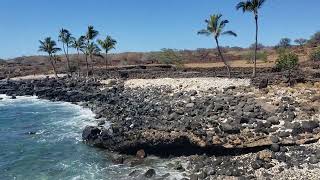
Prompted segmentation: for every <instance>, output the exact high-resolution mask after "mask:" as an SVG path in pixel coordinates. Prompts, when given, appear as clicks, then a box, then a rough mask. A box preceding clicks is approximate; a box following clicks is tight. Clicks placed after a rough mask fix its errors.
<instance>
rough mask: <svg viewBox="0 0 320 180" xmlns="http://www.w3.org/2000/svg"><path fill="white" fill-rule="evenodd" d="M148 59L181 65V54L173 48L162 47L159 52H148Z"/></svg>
mask: <svg viewBox="0 0 320 180" xmlns="http://www.w3.org/2000/svg"><path fill="white" fill-rule="evenodd" d="M148 59H149V60H155V61H158V62H160V63H162V64H167V65H168V64H175V65H178V66H181V65H182V60H183V58H182V56H181V54H180V53H178V52H177V51H175V50H173V49H162V50H161V51H160V52H152V53H150V55H149V57H148Z"/></svg>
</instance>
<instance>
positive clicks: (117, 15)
mask: <svg viewBox="0 0 320 180" xmlns="http://www.w3.org/2000/svg"><path fill="white" fill-rule="evenodd" d="M238 2H239V0H1V2H0V58H12V57H17V56H22V55H36V54H39V52H38V51H37V49H38V40H39V39H43V38H45V37H47V36H51V37H53V38H54V39H57V36H58V31H59V29H60V28H62V27H64V28H67V29H69V30H70V31H71V32H72V33H73V35H74V36H80V35H81V34H83V33H84V32H85V30H86V27H87V26H88V25H93V26H95V28H96V29H98V30H99V31H100V37H101V38H103V37H104V36H105V35H106V34H110V35H112V36H113V37H114V38H116V39H117V40H118V43H119V44H118V47H117V50H116V51H115V52H126V51H153V50H159V49H161V48H176V49H196V48H211V47H214V43H213V40H212V39H211V38H208V37H201V36H198V35H197V34H196V33H197V31H198V30H200V29H202V28H204V27H205V24H204V23H203V22H204V19H206V18H207V17H208V16H209V14H212V13H222V14H223V15H224V18H226V19H228V20H230V24H228V26H227V30H228V29H230V30H233V31H235V32H236V33H237V34H238V37H237V38H234V37H223V38H222V39H221V44H222V45H229V46H243V47H246V46H248V45H249V44H251V43H253V40H254V21H253V16H252V15H251V14H243V13H242V12H240V11H236V10H235V5H236V4H237V3H238ZM319 7H320V1H319V0H267V2H266V4H265V6H264V7H263V9H262V10H261V16H260V36H259V38H260V41H261V42H262V43H263V44H265V45H273V44H276V43H277V42H278V41H279V39H280V38H282V37H289V38H293V39H294V38H300V37H303V38H309V37H310V36H311V35H312V34H313V33H315V32H316V31H318V30H320V23H319V22H318V21H319V19H320V13H319Z"/></svg>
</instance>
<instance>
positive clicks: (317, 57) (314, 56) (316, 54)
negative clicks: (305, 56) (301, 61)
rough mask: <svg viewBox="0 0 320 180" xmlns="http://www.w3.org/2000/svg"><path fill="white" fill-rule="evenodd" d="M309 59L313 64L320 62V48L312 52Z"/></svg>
mask: <svg viewBox="0 0 320 180" xmlns="http://www.w3.org/2000/svg"><path fill="white" fill-rule="evenodd" d="M309 59H310V60H311V61H313V62H320V47H318V48H316V49H315V50H313V51H312V52H311V54H310V55H309Z"/></svg>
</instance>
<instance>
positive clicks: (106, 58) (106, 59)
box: [105, 52, 108, 71]
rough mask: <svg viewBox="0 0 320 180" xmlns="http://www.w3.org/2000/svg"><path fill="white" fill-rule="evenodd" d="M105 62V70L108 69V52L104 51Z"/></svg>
mask: <svg viewBox="0 0 320 180" xmlns="http://www.w3.org/2000/svg"><path fill="white" fill-rule="evenodd" d="M105 61H106V62H105V63H106V71H107V70H108V52H106V57H105Z"/></svg>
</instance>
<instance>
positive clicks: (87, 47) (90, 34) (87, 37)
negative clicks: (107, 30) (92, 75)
mask: <svg viewBox="0 0 320 180" xmlns="http://www.w3.org/2000/svg"><path fill="white" fill-rule="evenodd" d="M98 34H99V32H98V31H96V30H95V29H94V27H93V26H88V30H87V33H86V35H85V40H86V41H87V42H86V44H85V50H84V51H85V52H86V53H84V54H85V57H86V67H87V77H88V76H89V63H88V56H89V53H88V51H89V50H90V45H92V44H91V43H90V42H91V41H92V40H93V39H94V38H96V37H97V36H98ZM91 66H93V65H91Z"/></svg>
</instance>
